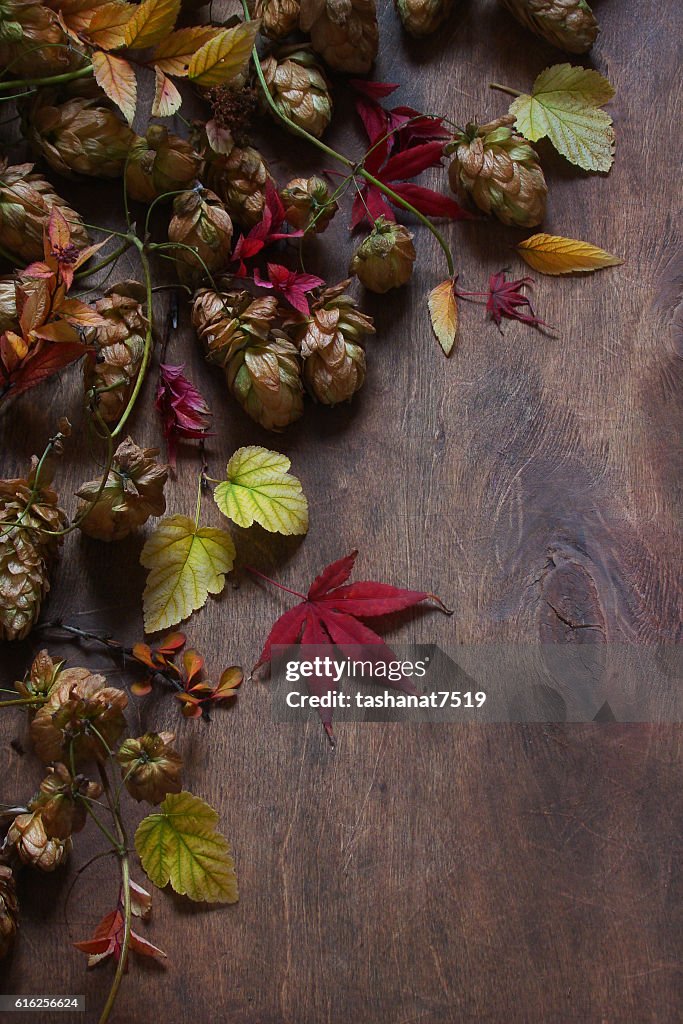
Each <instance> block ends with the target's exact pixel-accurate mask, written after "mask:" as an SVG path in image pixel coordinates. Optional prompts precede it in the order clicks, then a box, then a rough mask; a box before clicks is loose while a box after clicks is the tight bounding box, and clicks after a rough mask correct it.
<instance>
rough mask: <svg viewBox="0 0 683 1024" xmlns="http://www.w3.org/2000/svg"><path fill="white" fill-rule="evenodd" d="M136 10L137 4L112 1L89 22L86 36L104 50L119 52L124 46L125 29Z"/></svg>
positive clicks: (98, 10)
mask: <svg viewBox="0 0 683 1024" xmlns="http://www.w3.org/2000/svg"><path fill="white" fill-rule="evenodd" d="M135 10H136V7H135V4H129V3H126V2H125V0H110V2H109V3H106V4H102V6H101V7H98V8H97V10H96V11H95V13H94V14H93V16H92V18H91V19H90V21H89V22H88V26H87V29H86V30H85V35H87V37H88V39H90V41H91V42H92V43H94V44H95V46H99V47H100V48H101V49H102V50H117V49H118V48H119V47H120V46H123V44H124V29H125V26H126V25H127V24H128V22H129V21H130V19H131V16H132V15H133V14H134V13H135Z"/></svg>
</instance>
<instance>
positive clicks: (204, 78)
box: [188, 21, 261, 88]
mask: <svg viewBox="0 0 683 1024" xmlns="http://www.w3.org/2000/svg"><path fill="white" fill-rule="evenodd" d="M260 24H261V23H260V22H259V21H248V22H243V23H242V24H240V25H236V26H235V27H234V28H226V29H225V30H224V31H223V32H221V33H220V35H218V36H215V38H213V39H210V40H209V41H208V43H205V44H204V45H203V46H202V47H200V49H199V50H197V52H196V53H195V54H193V56H192V58H191V59H190V66H189V69H188V75H189V77H190V80H191V81H192V82H194V83H195V85H199V86H202V87H203V88H208V87H209V86H212V85H228V84H229V83H230V82H232V81H233V80H234V79H235V78H236V77H237V75H239V74H241V73H242V72H243V71H244V69H245V68H246V66H247V64H248V63H249V58H250V57H251V51H252V49H253V46H254V40H255V38H256V33H257V32H258V29H259V25H260Z"/></svg>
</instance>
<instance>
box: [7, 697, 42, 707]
mask: <svg viewBox="0 0 683 1024" xmlns="http://www.w3.org/2000/svg"><path fill="white" fill-rule="evenodd" d="M46 700H47V697H17V699H16V700H0V708H19V707H25V706H26V705H30V704H44V703H45V701H46Z"/></svg>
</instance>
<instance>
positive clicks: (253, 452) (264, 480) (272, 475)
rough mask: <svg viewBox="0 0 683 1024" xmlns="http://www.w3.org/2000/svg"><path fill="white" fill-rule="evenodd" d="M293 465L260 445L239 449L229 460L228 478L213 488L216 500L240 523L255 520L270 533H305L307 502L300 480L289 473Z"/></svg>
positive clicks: (224, 513) (221, 508) (239, 524)
mask: <svg viewBox="0 0 683 1024" xmlns="http://www.w3.org/2000/svg"><path fill="white" fill-rule="evenodd" d="M290 465H291V463H290V461H289V459H288V458H287V457H286V456H285V455H280V454H279V452H271V451H268V449H267V448H259V447H258V446H257V445H251V446H250V447H248V448H239V449H238V450H237V451H236V452H235V454H234V455H233V457H232V458H231V459H230V462H229V463H228V468H227V480H224V481H223V482H222V483H220V484H218V486H217V487H216V490H215V491H214V495H213V496H214V500H215V502H216V504H217V505H218V507H219V509H220V510H221V512H222V513H223V515H224V516H227V517H228V519H232V521H233V522H234V523H237V525H238V526H251V525H252V524H253V523H254V522H256V523H260V525H261V526H262V527H263V528H264V530H269V531H270V533H283V534H285V535H286V536H291V535H292V534H302V533H306V531H307V530H308V502H307V501H306V498H305V496H304V493H303V491H302V489H301V483H300V482H299V481H298V480H297V478H296V477H295V476H292V475H291V473H288V472H287V470H288V469H289V467H290Z"/></svg>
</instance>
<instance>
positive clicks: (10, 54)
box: [0, 0, 75, 78]
mask: <svg viewBox="0 0 683 1024" xmlns="http://www.w3.org/2000/svg"><path fill="white" fill-rule="evenodd" d="M74 60H75V54H74V50H73V46H72V45H70V44H69V39H68V38H67V35H66V32H65V31H64V30H63V28H62V27H61V25H60V23H59V19H58V18H57V15H56V14H55V13H54V12H53V11H51V10H50V9H49V6H48V5H47V4H42V3H40V2H39V0H0V67H2V68H7V69H8V70H10V69H11V72H12V74H11V77H12V78H21V77H24V76H28V75H30V76H31V77H32V78H44V77H47V76H49V75H58V74H60V73H61V72H63V71H68V70H69V68H70V67H71V66H72V65H73V64H74Z"/></svg>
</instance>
